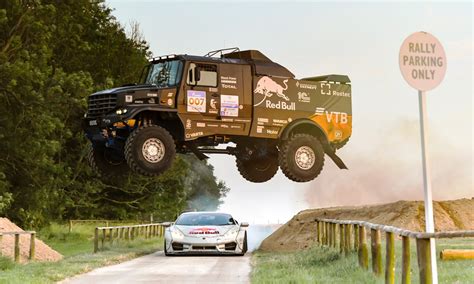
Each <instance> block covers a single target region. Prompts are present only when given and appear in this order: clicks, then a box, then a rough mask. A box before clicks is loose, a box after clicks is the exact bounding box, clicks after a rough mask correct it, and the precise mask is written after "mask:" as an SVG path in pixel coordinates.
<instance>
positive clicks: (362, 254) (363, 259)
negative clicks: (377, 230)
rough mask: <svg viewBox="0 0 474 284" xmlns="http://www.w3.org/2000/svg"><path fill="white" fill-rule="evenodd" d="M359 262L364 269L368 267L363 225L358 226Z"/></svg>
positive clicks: (367, 252) (367, 250) (365, 236)
mask: <svg viewBox="0 0 474 284" xmlns="http://www.w3.org/2000/svg"><path fill="white" fill-rule="evenodd" d="M359 264H360V266H362V267H363V268H364V269H369V248H368V247H367V234H366V232H365V227H364V226H359Z"/></svg>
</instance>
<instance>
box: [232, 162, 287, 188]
mask: <svg viewBox="0 0 474 284" xmlns="http://www.w3.org/2000/svg"><path fill="white" fill-rule="evenodd" d="M236 163H237V169H238V170H239V172H240V175H241V176H242V177H243V178H245V179H246V180H248V181H251V182H256V183H259V182H266V181H268V180H270V179H271V178H272V177H273V176H274V175H275V174H276V173H277V171H278V159H277V156H276V155H275V156H265V157H259V158H251V159H249V160H242V159H239V158H238V157H237V158H236Z"/></svg>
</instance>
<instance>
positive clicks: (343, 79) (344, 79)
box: [301, 74, 351, 84]
mask: <svg viewBox="0 0 474 284" xmlns="http://www.w3.org/2000/svg"><path fill="white" fill-rule="evenodd" d="M301 80H304V81H314V82H321V81H327V82H339V83H343V84H347V83H350V82H351V80H350V79H349V76H347V75H337V74H330V75H323V76H316V77H307V78H302V79H301Z"/></svg>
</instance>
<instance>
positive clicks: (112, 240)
mask: <svg viewBox="0 0 474 284" xmlns="http://www.w3.org/2000/svg"><path fill="white" fill-rule="evenodd" d="M109 242H110V245H112V244H113V242H114V229H112V228H110V229H109Z"/></svg>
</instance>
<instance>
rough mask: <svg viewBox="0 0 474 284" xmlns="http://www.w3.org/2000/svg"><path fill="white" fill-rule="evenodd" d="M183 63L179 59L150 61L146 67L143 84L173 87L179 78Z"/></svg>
mask: <svg viewBox="0 0 474 284" xmlns="http://www.w3.org/2000/svg"><path fill="white" fill-rule="evenodd" d="M182 70H183V63H182V62H181V61H179V60H172V61H163V62H157V63H152V64H151V65H150V66H149V67H148V74H147V76H146V78H145V84H152V85H156V86H157V87H158V88H166V87H174V86H176V85H177V84H179V82H180V80H181V73H182Z"/></svg>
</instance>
